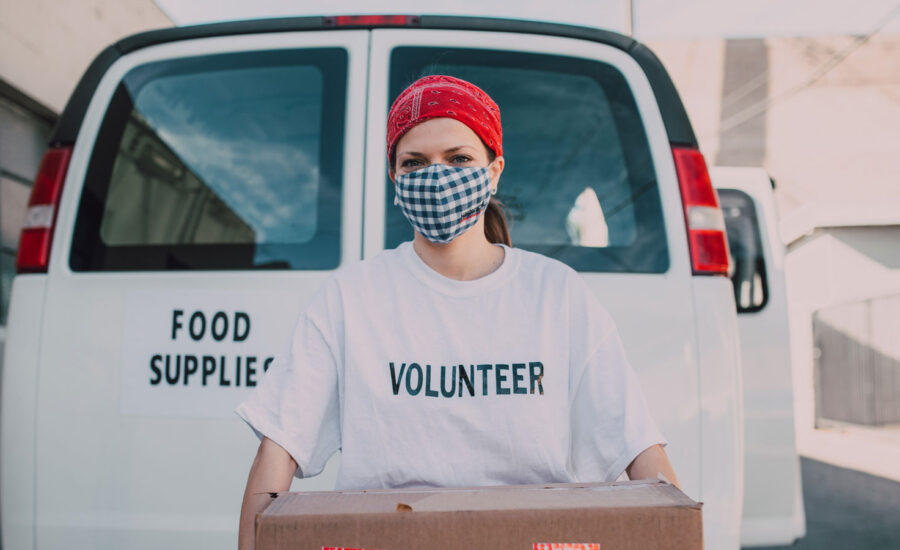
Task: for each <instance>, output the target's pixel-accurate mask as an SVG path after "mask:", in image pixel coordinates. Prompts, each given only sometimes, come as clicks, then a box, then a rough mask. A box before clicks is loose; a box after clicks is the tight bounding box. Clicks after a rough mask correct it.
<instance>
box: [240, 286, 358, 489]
mask: <svg viewBox="0 0 900 550" xmlns="http://www.w3.org/2000/svg"><path fill="white" fill-rule="evenodd" d="M326 286H327V284H326ZM329 294H331V293H330V292H329V289H328V288H323V290H322V291H320V292H319V294H318V295H317V296H316V297H315V298H314V299H313V301H312V303H311V304H310V306H309V307H308V308H307V310H306V311H304V312H303V313H302V314H301V315H300V318H299V320H298V322H297V324H296V327H295V329H294V332H293V335H292V338H291V342H290V349H289V351H288V352H287V353H285V354H282V355H281V356H280V357H279V358H278V359H276V361H274V362H273V363H272V366H271V367H270V368H269V370H268V371H267V372H266V374H265V375H264V376H263V379H262V382H261V384H260V385H259V386H257V388H256V389H255V390H254V391H253V392H252V393H251V394H250V396H249V397H248V398H247V400H246V401H244V402H242V403H241V404H240V405H238V407H237V408H236V409H235V412H236V413H237V415H238V416H239V417H241V418H242V419H243V420H244V421H245V422H246V423H247V424H248V425H249V426H250V428H252V429H253V432H254V433H255V434H256V436H257V437H259V438H260V439H262V438H263V436H266V437H268V438H269V439H271V440H272V441H274V442H275V443H278V445H280V446H281V447H282V448H284V449H285V450H286V451H287V452H288V453H289V454H290V455H291V457H292V458H293V459H294V460H295V461H296V462H297V465H298V466H299V468H298V470H297V472H295V474H294V475H295V476H296V477H311V476H314V475H317V474H319V473H320V472H321V471H322V469H323V468H324V467H325V464H326V462H327V461H328V459H329V457H331V455H332V454H334V452H335V451H337V450H338V449H340V447H341V426H340V406H339V401H340V400H339V390H338V367H339V365H338V354H337V353H336V352H337V351H338V350H339V342H338V341H337V340H338V339H339V338H338V337H339V334H336V331H334V330H333V329H332V328H331V327H332V326H333V324H332V323H330V322H328V321H327V319H328V314H329V313H331V314H332V316H334V315H336V312H335V311H334V309H336V308H335V306H334V304H333V303H329V302H331V300H330V299H329V298H330V296H329Z"/></svg>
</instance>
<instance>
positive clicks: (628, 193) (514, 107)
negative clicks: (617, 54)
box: [385, 47, 669, 273]
mask: <svg viewBox="0 0 900 550" xmlns="http://www.w3.org/2000/svg"><path fill="white" fill-rule="evenodd" d="M390 70H391V75H390V87H391V89H390V97H391V98H394V97H396V96H397V95H398V94H399V93H400V92H401V91H403V89H404V88H405V87H406V86H408V85H409V84H410V83H411V82H413V81H414V80H416V79H417V78H419V77H422V76H425V75H429V74H448V75H452V76H456V77H459V78H462V79H465V80H468V81H470V82H472V83H474V84H476V85H477V86H479V87H480V88H482V89H483V90H485V91H486V92H487V93H488V94H489V95H490V96H491V97H492V98H494V100H495V101H496V102H497V104H498V105H499V106H500V112H501V118H502V121H503V150H504V157H505V158H506V168H505V169H504V171H503V175H502V176H501V178H500V186H499V189H498V194H497V197H498V198H499V199H500V200H501V201H502V202H503V203H504V204H505V205H506V207H507V208H508V211H509V214H510V215H509V216H508V217H509V218H511V220H510V221H511V227H510V233H511V237H512V242H513V245H514V246H517V247H520V248H524V249H528V250H533V251H535V252H540V253H542V254H545V255H547V256H550V257H553V258H556V259H558V260H560V261H562V262H565V263H567V264H569V265H570V266H572V267H573V268H575V269H577V270H580V271H598V272H630V273H664V272H666V271H667V270H668V268H669V254H668V247H667V244H666V234H665V224H664V221H663V215H662V207H661V203H660V197H659V190H658V188H657V183H656V171H655V169H654V165H653V159H652V157H651V154H650V147H649V144H648V141H647V135H646V133H645V130H644V123H643V121H642V120H641V117H640V113H639V112H638V109H637V105H636V104H635V100H634V97H633V95H632V93H631V89H630V87H629V85H628V82H627V81H626V80H625V78H624V77H623V76H622V73H621V72H620V71H619V70H618V69H616V68H615V67H613V66H611V65H609V64H607V63H602V62H598V61H593V60H589V59H583V58H574V57H565V56H556V55H545V54H532V53H522V52H509V51H496V50H478V49H446V48H428V47H400V48H396V49H394V50H393V52H392V54H391V69H390ZM386 187H387V196H386V205H387V210H386V212H385V217H386V227H385V246H386V247H388V248H393V247H394V246H396V245H397V244H399V243H400V242H402V241H404V240H408V239H411V238H412V229H411V228H410V225H409V223H408V222H407V221H406V219H405V218H404V217H403V215H402V213H401V212H400V210H399V208H397V207H396V206H393V198H394V188H393V184H392V183H391V181H390V180H388V181H387V186H386Z"/></svg>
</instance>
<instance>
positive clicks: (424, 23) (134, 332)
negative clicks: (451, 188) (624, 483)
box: [0, 16, 800, 550]
mask: <svg viewBox="0 0 900 550" xmlns="http://www.w3.org/2000/svg"><path fill="white" fill-rule="evenodd" d="M428 73H447V74H452V75H455V76H459V77H462V78H465V79H467V80H470V81H472V82H474V83H476V84H477V85H478V86H480V87H482V88H483V89H485V90H486V91H487V92H488V93H489V94H490V95H491V96H492V97H493V98H494V99H496V100H497V102H498V103H499V104H500V105H501V107H502V108H503V123H504V124H503V125H504V148H505V152H506V153H507V154H506V155H505V156H506V158H507V168H506V170H505V171H504V176H503V185H502V186H501V188H500V198H501V199H503V200H504V202H505V203H506V205H507V206H508V208H509V210H510V212H511V217H512V239H513V243H514V244H515V245H516V246H519V247H522V248H526V249H529V250H533V251H537V252H541V253H543V254H546V255H548V256H551V257H554V258H557V259H559V260H560V261H563V262H565V263H567V264H569V265H571V266H572V267H574V268H575V269H577V270H578V271H580V272H581V274H582V276H583V278H584V279H585V281H587V283H588V284H589V285H590V286H591V287H592V289H593V290H594V291H595V292H596V293H597V295H598V296H599V297H600V299H601V301H602V302H603V303H604V304H605V305H606V307H607V308H608V309H609V311H610V312H611V313H612V315H613V316H614V318H615V320H616V323H617V325H618V327H619V329H620V332H621V335H622V338H623V341H624V343H625V346H626V349H627V353H628V356H629V358H630V360H631V362H632V364H633V365H634V368H635V371H636V372H637V374H638V376H639V377H640V379H641V381H642V385H643V388H644V393H645V395H646V396H647V399H648V402H649V404H650V408H651V410H652V412H653V414H654V416H655V418H656V419H657V422H658V424H659V426H660V429H661V430H662V431H663V433H664V434H665V436H666V438H667V439H668V441H669V446H668V448H667V453H668V455H669V457H670V459H671V462H672V464H673V466H674V468H675V471H676V472H677V473H678V476H679V479H680V481H681V483H682V487H683V489H684V491H685V492H686V493H687V494H688V495H689V496H691V497H692V498H694V499H696V500H700V501H703V502H704V508H703V515H704V537H705V541H706V547H707V548H709V549H723V550H724V549H728V550H734V549H735V548H737V547H738V546H739V544H740V541H741V540H742V538H743V540H754V541H762V540H764V539H765V540H769V539H766V538H765V537H766V536H768V535H767V533H768V534H772V533H775V532H776V531H777V529H774V528H773V529H770V530H769V531H765V528H766V527H767V526H768V525H776V524H777V525H781V523H779V522H782V521H783V520H784V518H785V517H790V518H791V521H793V520H794V519H795V517H796V516H795V515H790V516H787V515H778V516H777V517H776V516H765V517H764V518H763V520H760V521H759V522H756V523H754V522H753V521H747V522H745V523H744V529H743V533H742V526H741V525H742V524H741V516H742V507H743V508H744V509H746V510H756V509H757V508H756V506H757V503H756V500H753V502H751V503H749V504H748V503H746V502H745V498H744V497H745V487H747V488H749V489H750V490H749V492H748V493H747V494H748V495H756V494H757V492H756V491H757V489H758V488H760V487H762V486H764V485H765V486H767V487H768V489H767V490H771V491H772V494H768V493H767V494H766V498H768V499H771V498H777V499H781V498H782V497H784V495H786V494H787V493H788V492H791V495H793V492H792V491H793V488H794V486H793V485H792V486H787V485H784V484H779V485H775V484H774V483H772V482H771V481H772V480H771V472H770V471H769V469H768V467H767V466H765V464H766V463H763V466H762V467H759V466H757V464H756V463H755V462H752V461H756V460H758V459H762V460H765V453H758V454H754V453H751V454H748V455H746V456H747V458H746V461H748V464H747V467H746V470H745V454H744V447H745V440H744V436H743V433H744V431H743V426H744V421H743V418H744V405H743V402H744V401H745V400H747V396H751V397H752V399H750V403H751V404H752V405H753V406H756V405H757V401H756V395H757V394H754V393H747V394H744V393H743V390H742V384H747V380H748V379H750V378H748V377H747V376H746V373H745V374H744V375H743V376H744V377H743V379H742V374H741V366H740V365H741V359H740V348H739V336H738V323H739V321H738V315H737V313H736V311H735V303H734V298H733V295H734V294H733V290H732V284H731V282H730V281H729V280H728V279H727V277H726V274H727V271H728V253H727V242H726V236H725V233H724V227H723V221H722V212H721V210H720V209H719V207H718V205H717V201H716V195H715V192H714V191H713V189H712V187H711V185H710V183H709V177H708V174H707V170H706V165H705V162H704V161H703V157H702V156H701V155H700V153H699V151H698V149H697V140H696V138H695V136H694V133H693V130H692V128H691V125H690V121H689V120H688V118H687V114H686V113H685V110H684V107H683V105H682V103H681V100H680V98H679V96H678V94H677V92H676V90H675V88H674V86H673V85H672V82H671V80H670V79H669V77H668V74H667V73H666V71H665V69H664V68H663V66H662V64H661V63H660V62H659V61H658V60H657V58H656V57H655V56H654V55H653V54H652V52H650V50H648V49H647V48H646V47H645V46H643V45H641V44H640V43H638V42H636V41H634V40H632V39H631V38H628V37H625V36H622V35H619V34H616V33H611V32H607V31H602V30H598V29H592V28H583V27H574V26H568V25H558V24H547V23H535V22H526V21H511V20H502V19H488V18H472V17H446V16H362V17H351V16H339V17H305V18H292V19H271V20H263V21H252V22H229V23H221V24H213V25H203V26H197V27H180V28H174V29H167V30H162V31H154V32H149V33H142V34H139V35H135V36H132V37H129V38H126V39H124V40H122V41H120V42H118V43H116V44H115V45H113V46H111V47H110V48H108V49H107V50H105V51H104V52H102V53H101V54H100V55H99V56H98V58H97V59H96V60H95V62H94V63H93V64H92V66H91V67H90V68H89V70H88V71H87V72H86V74H85V75H84V77H83V78H82V81H81V82H80V83H79V85H78V87H77V88H76V90H75V92H74V93H73V95H72V98H71V99H70V101H69V103H68V105H67V106H66V109H65V111H64V112H63V114H62V117H61V119H60V122H59V125H58V127H57V128H56V130H55V132H54V135H53V137H52V139H51V143H50V149H49V150H48V152H47V154H46V156H45V158H44V161H43V163H42V165H41V169H40V171H39V174H38V176H37V179H36V182H35V186H34V190H33V193H32V197H31V201H30V202H29V211H28V221H27V222H26V225H25V229H24V230H23V233H22V239H21V245H20V248H19V258H18V261H17V266H18V270H19V273H20V274H19V275H18V276H17V277H16V278H15V281H14V284H13V290H12V298H11V307H10V311H9V334H8V343H7V348H6V352H5V362H4V379H3V385H2V388H3V395H2V419H0V420H2V433H0V436H2V439H0V452H2V457H0V499H2V501H0V512H2V537H3V539H2V547H3V548H4V550H19V549H30V550H44V549H50V548H92V549H106V548H116V549H118V548H129V549H141V548H148V549H149V548H161V547H176V548H186V547H190V548H198V549H199V548H210V549H213V548H215V549H218V548H223V547H229V546H234V544H235V540H236V533H237V522H238V513H239V508H240V502H241V497H242V493H243V489H244V483H245V481H246V475H247V472H248V469H249V465H250V462H251V461H252V458H253V456H254V452H255V449H256V446H257V440H256V438H255V437H254V436H253V434H252V433H251V431H250V430H248V429H247V427H246V426H245V425H244V424H243V423H242V422H241V421H240V420H239V419H238V418H237V416H236V415H234V414H233V408H234V406H235V405H236V404H237V403H238V402H240V401H241V400H242V399H244V397H245V396H246V393H247V392H248V391H250V390H251V389H252V387H253V386H255V385H256V384H257V383H258V381H259V379H260V377H261V376H263V373H264V372H265V369H266V368H267V367H268V365H269V364H270V363H271V361H272V360H273V358H274V357H275V355H276V354H277V353H278V352H279V351H281V350H282V349H284V347H285V344H286V343H287V341H288V339H289V333H290V330H291V328H292V327H293V324H294V322H295V319H296V316H297V314H298V312H299V311H300V310H301V309H302V307H303V305H304V304H305V303H306V302H307V301H308V300H309V299H310V297H311V296H312V294H313V293H314V292H315V291H316V289H317V288H318V287H319V285H320V284H321V283H322V282H323V281H324V280H325V278H326V277H327V276H328V275H329V273H330V272H332V271H333V270H335V269H337V268H338V267H339V266H341V265H344V264H347V263H349V262H354V261H357V260H359V259H361V258H367V257H371V256H373V255H375V254H378V253H379V252H380V251H381V250H383V249H385V248H393V247H395V246H396V245H397V244H399V243H400V242H402V241H404V240H407V239H409V238H410V237H411V229H410V227H409V225H408V224H407V223H406V221H405V219H404V218H403V217H402V215H401V214H400V212H399V210H397V209H396V208H394V207H393V206H392V201H391V199H392V197H393V194H392V193H393V190H392V186H391V184H390V180H389V179H388V178H387V167H386V165H385V162H386V161H385V154H384V128H385V124H386V117H387V110H388V107H389V104H390V99H391V98H393V97H395V96H396V95H397V94H398V93H399V92H400V91H401V90H402V89H403V88H404V87H405V86H406V85H407V84H408V83H409V82H411V81H412V80H414V79H415V78H417V77H418V76H421V75H423V74H428ZM548 137H549V138H550V139H548ZM770 280H771V279H770ZM772 288H773V291H774V287H772ZM750 295H751V296H755V294H754V293H753V291H752V289H751V291H750ZM773 296H774V294H773ZM770 303H774V302H770ZM785 335H786V332H785ZM759 372H760V373H762V371H759ZM752 380H754V384H756V383H757V382H758V383H759V385H760V386H759V388H760V389H761V390H763V391H767V390H765V388H769V389H771V388H776V387H779V388H780V387H781V386H775V385H766V384H767V382H766V381H765V380H757V379H756V378H752ZM788 380H789V379H788ZM779 383H780V382H779ZM751 388H756V386H751ZM754 391H755V390H754ZM772 391H773V392H774V393H773V394H772V395H776V394H777V395H778V396H779V398H780V399H782V401H779V402H778V403H779V406H780V405H781V404H783V403H784V401H783V400H784V399H788V400H789V398H790V397H789V394H785V393H784V391H782V390H778V391H776V390H772ZM764 397H765V398H766V399H768V398H769V397H771V396H764ZM778 410H780V409H778ZM779 415H780V413H779ZM777 420H778V426H779V429H781V428H783V424H782V423H783V421H784V420H785V418H784V417H783V416H777ZM792 426H793V425H792V424H791V428H792ZM765 429H766V428H764V430H765ZM754 430H755V428H753V429H752V430H751V432H750V436H753V434H755V433H757V432H756V431H754ZM781 433H786V432H781ZM750 441H751V440H750V439H748V442H750ZM779 445H780V444H779ZM750 448H751V450H752V449H753V447H752V446H751V447H750ZM778 448H779V449H780V450H785V448H784V447H783V446H779V447H778ZM793 458H794V460H796V455H794V457H793ZM338 460H339V457H334V458H333V459H332V461H331V463H330V464H329V467H328V468H326V471H325V473H323V474H322V475H320V476H318V477H315V478H311V479H308V480H295V481H294V484H293V486H292V489H293V490H308V489H328V488H331V487H332V486H333V482H334V476H335V472H336V465H337V461H338ZM751 462H752V463H751ZM779 464H780V463H779ZM779 471H780V470H779ZM792 479H793V478H792ZM779 481H781V478H779ZM776 493H777V495H776ZM773 495H775V496H773ZM754 498H755V497H754ZM792 498H793V496H792ZM778 510H780V509H778ZM792 510H795V509H792ZM776 512H777V513H778V514H780V513H781V512H779V511H776ZM791 514H794V512H793V511H792V512H791ZM760 517H763V516H760ZM745 518H746V514H745ZM753 519H754V520H755V517H754V518H753ZM770 520H771V521H770ZM766 521H768V522H769V523H765V522H766ZM784 521H787V520H784ZM786 525H787V524H786ZM789 525H790V526H791V527H792V528H793V527H796V525H795V524H794V523H790V524H789ZM748 527H752V528H753V529H755V530H757V531H756V532H755V533H754V534H748V532H747V528H748ZM778 534H779V536H781V535H784V537H783V538H779V539H778V540H788V539H789V538H790V536H797V535H798V534H800V532H799V531H796V530H794V531H792V532H789V531H788V530H784V531H778ZM772 540H775V539H774V538H772Z"/></svg>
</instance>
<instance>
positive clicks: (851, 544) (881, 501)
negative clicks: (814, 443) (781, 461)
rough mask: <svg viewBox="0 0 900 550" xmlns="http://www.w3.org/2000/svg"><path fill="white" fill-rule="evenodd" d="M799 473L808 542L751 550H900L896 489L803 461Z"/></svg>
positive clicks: (895, 484)
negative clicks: (801, 479)
mask: <svg viewBox="0 0 900 550" xmlns="http://www.w3.org/2000/svg"><path fill="white" fill-rule="evenodd" d="M800 470H801V473H802V476H803V500H804V504H805V507H806V536H805V537H803V538H802V539H799V540H798V541H796V542H795V543H794V545H793V546H772V547H766V548H755V549H753V550H897V549H900V483H898V482H896V481H893V480H888V479H884V478H882V477H877V476H873V475H870V474H866V473H863V472H858V471H855V470H850V469H847V468H841V467H838V466H834V465H831V464H826V463H824V462H819V461H817V460H813V459H811V458H807V457H802V456H801V457H800ZM748 550H749V549H748Z"/></svg>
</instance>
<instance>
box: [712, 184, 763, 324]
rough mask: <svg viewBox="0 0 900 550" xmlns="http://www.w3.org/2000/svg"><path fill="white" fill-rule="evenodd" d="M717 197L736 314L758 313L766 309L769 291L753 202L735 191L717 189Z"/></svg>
mask: <svg viewBox="0 0 900 550" xmlns="http://www.w3.org/2000/svg"><path fill="white" fill-rule="evenodd" d="M718 193H719V202H720V203H721V206H722V212H723V213H724V214H725V230H726V231H727V233H728V248H729V249H730V250H731V259H732V261H733V262H734V274H733V275H732V276H731V282H732V284H733V285H734V301H735V303H736V304H737V310H738V313H752V312H754V311H759V310H761V309H763V308H764V307H766V302H767V301H768V299H769V288H768V283H767V281H766V260H765V258H764V257H763V247H762V239H761V238H760V233H759V222H758V221H757V218H756V208H754V206H753V199H751V198H750V195H748V194H747V193H744V192H743V191H738V190H736V189H719V190H718Z"/></svg>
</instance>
